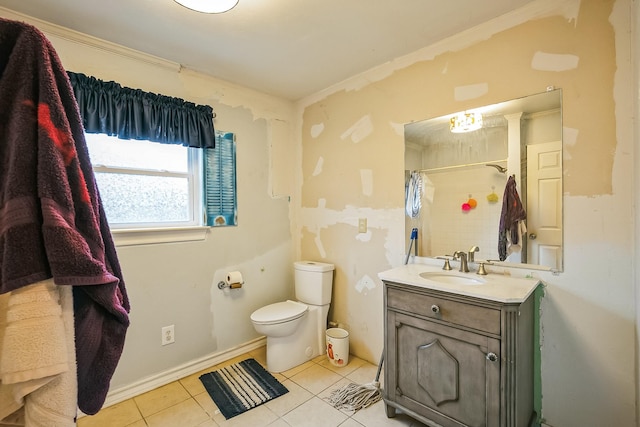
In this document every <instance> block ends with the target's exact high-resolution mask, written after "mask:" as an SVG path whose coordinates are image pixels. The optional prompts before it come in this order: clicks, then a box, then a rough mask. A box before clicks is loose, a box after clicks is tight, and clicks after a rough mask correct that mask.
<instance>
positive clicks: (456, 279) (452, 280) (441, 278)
mask: <svg viewBox="0 0 640 427" xmlns="http://www.w3.org/2000/svg"><path fill="white" fill-rule="evenodd" d="M420 277H422V278H423V279H427V280H431V281H433V282H441V283H447V284H450V285H482V284H485V283H487V281H486V280H484V279H482V278H480V277H477V278H476V277H470V276H466V275H463V274H456V273H441V272H438V271H426V272H424V273H420Z"/></svg>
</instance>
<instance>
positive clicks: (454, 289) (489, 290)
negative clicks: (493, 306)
mask: <svg viewBox="0 0 640 427" xmlns="http://www.w3.org/2000/svg"><path fill="white" fill-rule="evenodd" d="M424 272H433V273H438V274H445V275H455V276H464V277H468V278H470V279H475V280H482V281H485V283H482V284H474V285H467V284H454V283H444V282H441V281H438V280H437V278H436V279H434V280H429V279H424V278H422V277H420V273H424ZM378 277H379V278H380V279H381V280H384V281H388V282H394V283H402V284H407V285H411V286H417V287H420V288H426V289H433V290H437V291H444V292H451V293H454V294H458V295H465V296H469V297H475V298H483V299H486V300H491V301H498V302H503V303H520V302H524V301H525V300H526V299H527V298H528V297H529V295H531V293H532V292H533V291H534V290H535V289H536V287H537V286H538V284H540V280H539V279H535V278H516V277H511V276H506V275H502V274H495V273H489V274H487V275H486V276H481V275H478V274H476V273H474V272H471V273H461V272H459V271H458V270H457V269H454V270H450V271H445V270H443V269H442V268H441V267H436V266H433V265H427V264H408V265H403V266H401V267H396V268H392V269H391V270H386V271H383V272H381V273H378Z"/></svg>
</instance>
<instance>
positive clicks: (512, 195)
mask: <svg viewBox="0 0 640 427" xmlns="http://www.w3.org/2000/svg"><path fill="white" fill-rule="evenodd" d="M525 219H527V214H526V212H525V210H524V207H523V206H522V202H521V201H520V196H519V195H518V190H517V188H516V180H515V178H514V177H513V176H510V177H509V179H508V180H507V185H506V186H505V187H504V195H503V197H502V211H501V213H500V228H499V230H498V256H499V258H500V261H504V260H505V259H507V234H508V235H509V239H510V241H511V242H513V243H518V222H520V221H524V220H525Z"/></svg>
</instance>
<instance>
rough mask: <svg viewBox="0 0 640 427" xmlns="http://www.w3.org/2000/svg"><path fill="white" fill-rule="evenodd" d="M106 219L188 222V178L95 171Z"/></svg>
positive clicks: (134, 221)
mask: <svg viewBox="0 0 640 427" xmlns="http://www.w3.org/2000/svg"><path fill="white" fill-rule="evenodd" d="M95 175H96V181H97V183H98V188H100V196H101V197H102V202H103V204H104V210H105V213H106V214H107V218H108V219H109V223H119V224H142V223H162V222H187V221H190V219H191V214H190V212H189V205H190V203H189V181H188V179H187V178H176V177H168V176H149V175H131V174H126V175H124V174H113V173H100V172H98V173H96V174H95Z"/></svg>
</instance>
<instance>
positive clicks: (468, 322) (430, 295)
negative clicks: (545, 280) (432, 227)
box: [383, 280, 535, 427]
mask: <svg viewBox="0 0 640 427" xmlns="http://www.w3.org/2000/svg"><path fill="white" fill-rule="evenodd" d="M383 282H384V284H385V293H384V304H385V312H384V313H385V314H384V316H385V331H384V334H385V337H384V342H385V372H384V388H383V398H384V402H385V405H386V411H387V416H388V417H394V416H395V413H396V409H399V410H402V411H403V412H405V413H407V414H408V415H410V416H412V417H413V418H415V419H418V420H420V421H421V422H423V423H425V424H427V425H429V426H444V427H448V426H458V427H459V426H473V427H484V426H487V427H507V426H508V427H525V426H527V425H529V424H530V423H531V421H532V420H533V419H535V418H534V417H533V416H534V415H535V414H534V412H533V325H534V317H533V316H534V312H533V307H534V306H533V302H534V301H533V300H534V298H533V297H532V296H531V295H529V296H528V298H527V299H526V300H525V301H523V302H516V303H513V302H511V303H503V302H498V301H493V300H486V299H482V298H477V297H470V296H465V295H459V294H456V293H450V292H444V291H439V290H433V289H428V288H422V287H417V286H411V285H406V284H402V283H394V282H390V281H386V280H383Z"/></svg>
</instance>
